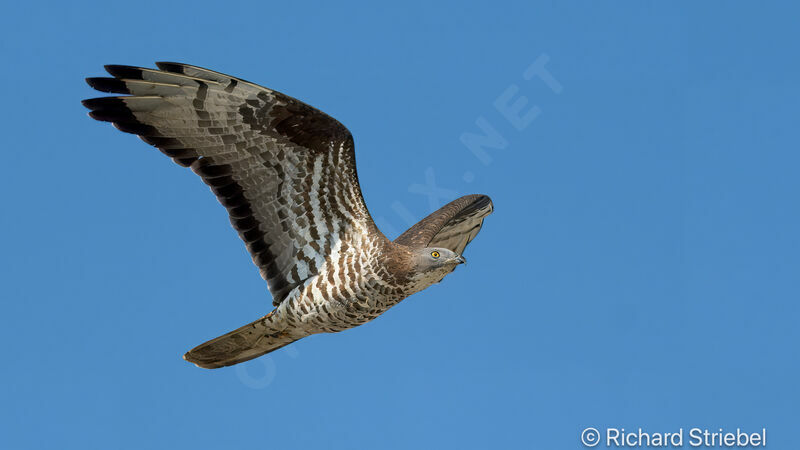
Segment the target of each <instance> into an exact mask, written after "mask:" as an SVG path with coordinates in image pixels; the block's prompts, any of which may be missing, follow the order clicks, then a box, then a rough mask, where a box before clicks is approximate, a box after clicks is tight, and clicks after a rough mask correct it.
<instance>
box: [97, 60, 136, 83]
mask: <svg viewBox="0 0 800 450" xmlns="http://www.w3.org/2000/svg"><path fill="white" fill-rule="evenodd" d="M103 67H104V68H105V69H106V72H108V73H109V74H111V75H112V76H113V77H114V78H127V79H129V80H141V79H142V70H143V69H142V68H141V67H134V66H125V65H121V64H108V65H105V66H103Z"/></svg>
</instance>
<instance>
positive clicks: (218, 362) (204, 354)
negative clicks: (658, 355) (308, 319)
mask: <svg viewBox="0 0 800 450" xmlns="http://www.w3.org/2000/svg"><path fill="white" fill-rule="evenodd" d="M275 322H276V320H274V316H273V315H272V313H269V314H267V315H266V316H264V317H262V318H260V319H258V320H256V321H255V322H252V323H249V324H247V325H245V326H243V327H241V328H238V329H236V330H233V331H231V332H230V333H226V334H223V335H222V336H220V337H217V338H214V339H212V340H210V341H208V342H206V343H204V344H200V345H198V346H197V347H195V348H193V349H191V350H189V351H188V352H187V353H186V354H185V355H183V359H185V360H187V361H189V362H191V363H194V364H195V365H197V367H202V368H204V369H217V368H220V367H225V366H232V365H234V364H239V363H240V362H245V361H249V360H251V359H253V358H257V357H259V356H261V355H264V354H266V353H269V352H271V351H274V350H277V349H279V348H281V347H283V346H285V345H289V344H291V343H292V342H294V341H296V340H298V339H300V337H297V336H290V335H289V334H288V333H286V332H285V331H283V329H282V328H283V327H277V326H276V325H277V324H276V323H275Z"/></svg>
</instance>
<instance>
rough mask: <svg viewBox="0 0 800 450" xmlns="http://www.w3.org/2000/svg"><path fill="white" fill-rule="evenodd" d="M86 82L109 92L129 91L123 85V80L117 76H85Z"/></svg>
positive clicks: (122, 92)
mask: <svg viewBox="0 0 800 450" xmlns="http://www.w3.org/2000/svg"><path fill="white" fill-rule="evenodd" d="M86 83H87V84H88V85H89V86H91V87H93V88H95V89H97V90H98V91H100V92H109V93H112V94H130V93H131V92H130V90H129V89H128V87H127V86H126V85H125V82H124V81H122V80H119V79H117V78H108V77H93V78H87V79H86Z"/></svg>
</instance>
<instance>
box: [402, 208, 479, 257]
mask: <svg viewBox="0 0 800 450" xmlns="http://www.w3.org/2000/svg"><path fill="white" fill-rule="evenodd" d="M493 209H494V207H493V205H492V200H491V199H490V198H489V196H487V195H479V194H475V195H465V196H464V197H461V198H458V199H455V200H453V201H452V202H450V203H448V204H446V205H444V206H442V207H441V208H439V209H438V210H437V211H436V212H434V213H432V214H431V215H429V216H428V217H426V218H424V219H422V220H421V221H419V222H418V223H417V224H416V225H414V226H413V227H411V228H409V229H408V230H407V231H406V232H405V233H403V234H401V235H400V236H399V237H398V238H397V239H395V240H394V242H395V244H401V245H406V246H408V247H412V248H423V247H442V248H446V249H449V250H452V251H454V252H456V253H458V254H459V255H460V254H463V253H464V249H465V248H466V247H467V244H469V243H470V241H472V240H473V239H475V236H477V235H478V232H479V231H480V230H481V225H483V219H484V218H485V217H486V216H488V215H489V214H491V213H492V210H493Z"/></svg>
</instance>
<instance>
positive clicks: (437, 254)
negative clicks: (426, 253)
mask: <svg viewBox="0 0 800 450" xmlns="http://www.w3.org/2000/svg"><path fill="white" fill-rule="evenodd" d="M431 256H433V257H434V258H438V257H439V252H437V251H432V252H431Z"/></svg>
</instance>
